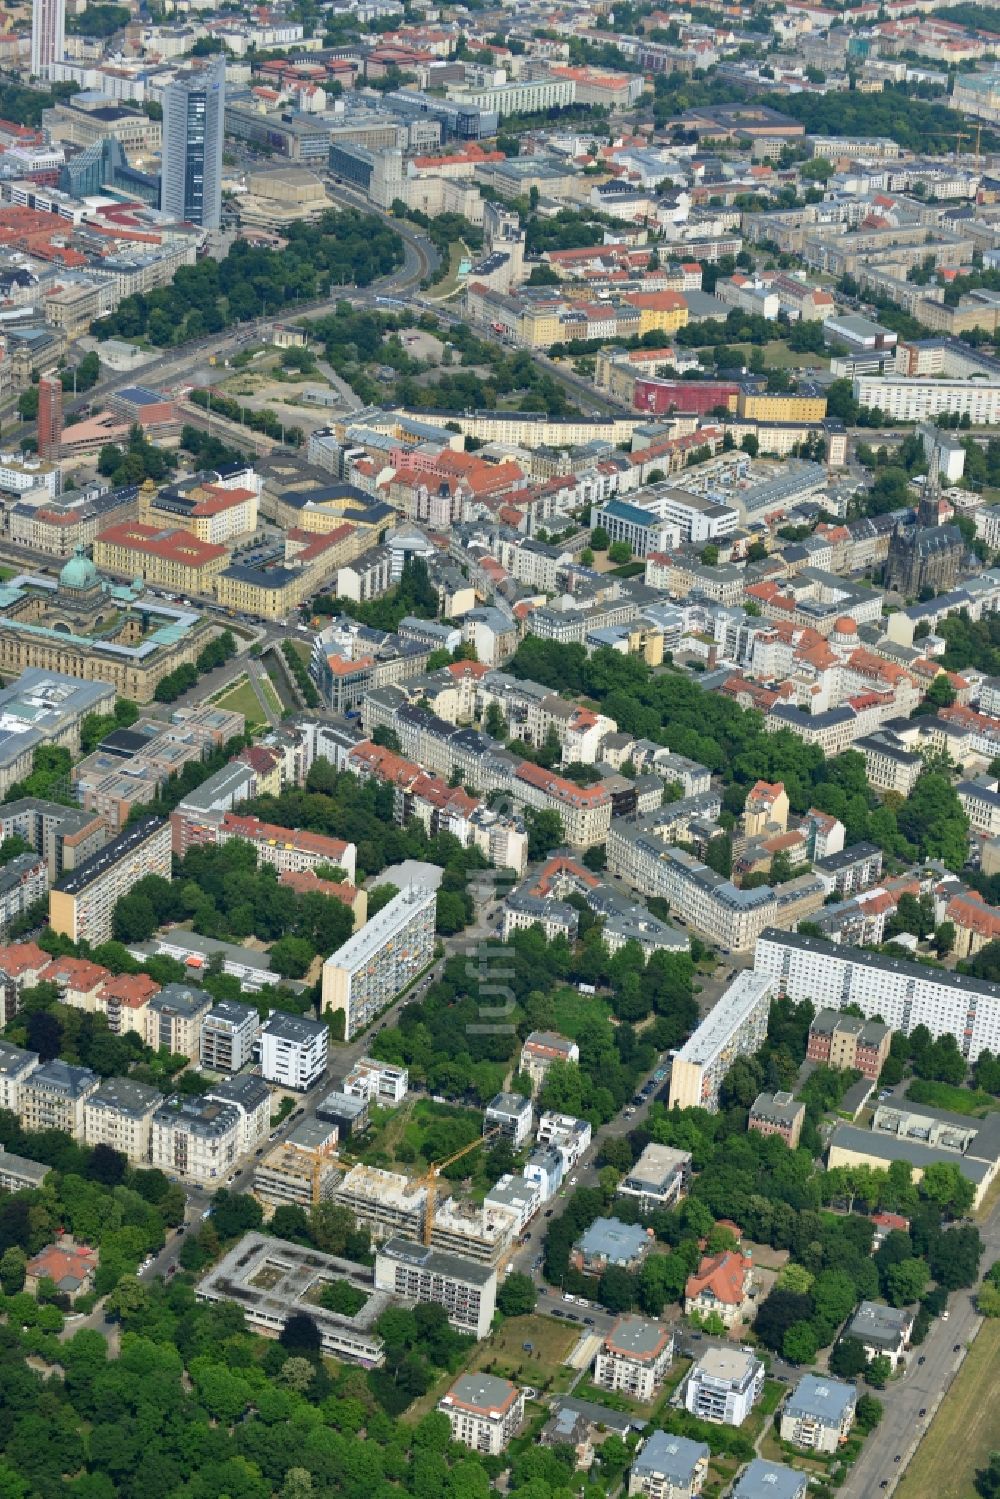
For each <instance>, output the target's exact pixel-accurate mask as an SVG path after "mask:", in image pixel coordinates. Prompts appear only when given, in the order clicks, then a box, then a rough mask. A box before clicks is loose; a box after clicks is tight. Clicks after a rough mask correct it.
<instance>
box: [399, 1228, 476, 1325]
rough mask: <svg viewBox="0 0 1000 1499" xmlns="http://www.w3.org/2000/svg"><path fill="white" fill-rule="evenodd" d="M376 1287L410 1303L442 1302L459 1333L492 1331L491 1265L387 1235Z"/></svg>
mask: <svg viewBox="0 0 1000 1499" xmlns="http://www.w3.org/2000/svg"><path fill="white" fill-rule="evenodd" d="M375 1285H376V1286H377V1287H378V1288H379V1289H381V1290H383V1291H388V1292H390V1294H392V1295H394V1296H400V1297H403V1298H405V1299H406V1300H407V1301H417V1302H430V1303H433V1304H434V1305H436V1306H443V1307H444V1309H445V1311H446V1312H447V1313H448V1321H449V1322H450V1323H451V1325H452V1327H454V1328H455V1329H456V1330H457V1331H458V1332H462V1333H468V1334H471V1335H472V1337H474V1338H485V1337H486V1336H487V1335H488V1333H489V1331H490V1327H491V1325H492V1322H493V1313H494V1311H495V1310H496V1289H497V1273H496V1270H494V1269H493V1268H492V1266H490V1265H481V1264H477V1263H475V1262H474V1261H473V1260H467V1259H463V1258H462V1257H461V1256H459V1255H457V1254H445V1253H442V1252H441V1250H439V1249H431V1248H428V1247H427V1246H426V1245H424V1244H418V1243H414V1242H413V1241H412V1240H409V1239H398V1238H396V1239H389V1240H387V1241H386V1243H384V1244H383V1245H382V1246H381V1247H380V1249H379V1250H378V1253H377V1254H376V1256H375Z"/></svg>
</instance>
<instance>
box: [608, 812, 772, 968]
mask: <svg viewBox="0 0 1000 1499" xmlns="http://www.w3.org/2000/svg"><path fill="white" fill-rule="evenodd" d="M675 805H676V804H675ZM662 811H663V812H669V811H670V808H664V809H662ZM670 833H674V834H675V836H683V834H682V833H677V832H676V831H675V829H673V828H671V827H669V826H668V825H667V824H665V823H664V822H663V819H662V817H661V815H660V814H658V813H656V812H653V813H649V814H647V815H646V816H644V817H639V818H637V819H636V820H635V821H626V820H625V818H623V817H616V818H614V820H613V821H612V823H611V827H610V831H609V833H608V839H607V857H608V869H609V870H610V872H611V873H612V874H613V875H617V876H618V878H619V879H622V880H624V881H626V882H627V883H628V884H630V885H632V886H633V887H634V888H635V889H637V890H639V891H641V893H642V894H643V895H647V896H649V895H658V896H661V897H662V898H663V899H664V900H666V901H668V902H669V904H670V909H671V911H672V912H674V913H675V914H676V915H678V916H680V917H682V918H683V920H684V921H686V922H687V923H688V925H689V926H693V927H695V928H696V930H697V931H699V932H704V933H705V935H706V936H708V937H709V938H710V939H711V940H712V941H713V942H716V943H718V945H719V946H720V947H723V948H724V949H726V951H728V952H747V951H749V950H750V949H752V948H753V945H754V943H755V942H756V940H757V938H758V937H759V936H760V933H761V932H762V931H763V930H764V928H765V927H766V926H769V925H773V924H774V922H775V920H776V919H777V917H778V904H777V899H776V897H775V893H774V891H773V890H772V889H771V887H770V886H769V885H761V886H758V888H757V889H755V890H742V889H740V888H738V887H737V886H736V885H734V884H733V882H732V880H728V879H726V878H725V877H724V876H723V875H721V874H718V873H717V872H716V871H715V870H714V869H709V867H708V866H707V865H706V864H703V863H702V862H701V860H700V859H697V858H695V856H694V855H693V854H690V853H688V852H687V850H686V849H682V848H677V847H675V846H673V845H672V844H671V843H669V842H667V841H666V838H667V836H669V834H670Z"/></svg>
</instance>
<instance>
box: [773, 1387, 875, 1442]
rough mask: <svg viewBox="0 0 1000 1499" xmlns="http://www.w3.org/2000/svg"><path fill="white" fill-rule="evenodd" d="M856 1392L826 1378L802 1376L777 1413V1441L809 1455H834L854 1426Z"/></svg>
mask: <svg viewBox="0 0 1000 1499" xmlns="http://www.w3.org/2000/svg"><path fill="white" fill-rule="evenodd" d="M857 1403H858V1392H857V1389H856V1387H855V1386H854V1385H852V1384H844V1383H843V1382H842V1381H841V1380H839V1379H831V1378H830V1377H829V1375H823V1376H819V1375H816V1374H805V1375H803V1377H802V1378H801V1379H800V1380H799V1382H798V1384H797V1385H796V1386H795V1389H794V1390H793V1391H792V1393H791V1394H790V1395H789V1397H788V1399H787V1400H786V1401H785V1404H784V1406H783V1408H782V1412H781V1440H782V1441H783V1442H791V1443H792V1444H793V1446H795V1447H805V1448H807V1449H808V1450H810V1451H812V1452H836V1451H837V1449H838V1447H840V1445H841V1443H842V1442H846V1441H847V1438H848V1435H849V1433H850V1430H851V1427H852V1426H853V1425H854V1412H855V1408H856V1406H857Z"/></svg>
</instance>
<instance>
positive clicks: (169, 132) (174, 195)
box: [160, 57, 226, 229]
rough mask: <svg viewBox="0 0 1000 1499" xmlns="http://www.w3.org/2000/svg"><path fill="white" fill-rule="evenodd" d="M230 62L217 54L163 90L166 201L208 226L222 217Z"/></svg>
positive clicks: (181, 215)
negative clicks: (223, 159)
mask: <svg viewBox="0 0 1000 1499" xmlns="http://www.w3.org/2000/svg"><path fill="white" fill-rule="evenodd" d="M225 97H226V65H225V61H224V59H222V58H221V57H220V58H216V59H214V60H213V61H211V62H209V63H207V64H205V65H204V66H202V67H199V68H192V69H191V70H190V71H189V72H185V73H183V74H180V75H179V76H178V77H177V78H175V80H174V82H173V83H171V84H168V85H167V87H166V88H165V89H164V91H163V167H162V176H161V189H160V206H161V208H162V209H163V212H164V213H168V214H170V215H171V217H172V218H175V219H180V220H183V221H185V222H187V223H189V224H198V225H199V226H200V227H201V228H203V229H218V228H219V225H220V223H221V221H222V139H223V120H224V114H225Z"/></svg>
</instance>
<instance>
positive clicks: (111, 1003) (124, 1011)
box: [94, 973, 160, 1037]
mask: <svg viewBox="0 0 1000 1499" xmlns="http://www.w3.org/2000/svg"><path fill="white" fill-rule="evenodd" d="M159 988H160V985H159V984H158V983H156V981H155V979H151V978H150V977H149V974H148V973H116V974H115V975H113V977H111V978H108V979H105V981H104V983H103V984H102V985H101V987H100V988H99V989H98V991H97V993H96V995H95V996H94V1011H95V1013H96V1014H98V1015H104V1016H106V1018H107V1022H108V1030H109V1031H110V1032H111V1034H112V1035H113V1036H124V1035H127V1034H128V1032H129V1031H134V1032H135V1033H136V1035H137V1036H142V1037H145V1034H146V1007H147V1005H148V1004H149V1001H150V1000H151V999H152V997H153V995H154V994H156V993H158V992H159Z"/></svg>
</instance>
